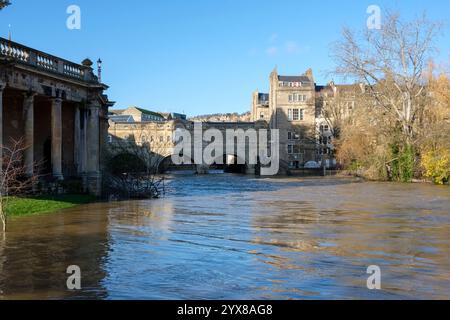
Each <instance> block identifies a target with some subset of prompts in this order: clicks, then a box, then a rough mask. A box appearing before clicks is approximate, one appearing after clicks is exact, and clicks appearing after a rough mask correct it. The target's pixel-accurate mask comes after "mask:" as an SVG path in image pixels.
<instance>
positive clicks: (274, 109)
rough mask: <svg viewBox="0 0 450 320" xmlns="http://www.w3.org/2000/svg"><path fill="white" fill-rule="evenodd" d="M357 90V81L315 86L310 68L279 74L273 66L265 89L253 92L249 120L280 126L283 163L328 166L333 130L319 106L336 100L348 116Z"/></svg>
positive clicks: (329, 163)
mask: <svg viewBox="0 0 450 320" xmlns="http://www.w3.org/2000/svg"><path fill="white" fill-rule="evenodd" d="M358 90H361V87H360V86H359V85H336V84H334V83H333V82H330V83H329V84H327V85H325V86H318V85H316V83H315V81H314V76H313V72H312V70H311V69H308V70H307V71H306V72H305V73H303V74H301V75H297V76H285V75H280V74H278V71H277V70H276V69H275V70H274V71H272V73H271V74H270V80H269V93H261V92H259V91H258V90H257V91H255V92H254V93H253V99H252V108H251V110H252V120H253V121H261V120H264V121H267V122H268V123H269V124H270V128H272V129H279V130H280V159H281V160H282V162H283V164H284V165H285V167H288V168H290V169H295V168H303V167H305V165H306V164H308V163H311V162H315V163H316V164H317V165H318V166H323V165H326V166H328V167H332V166H334V165H335V164H336V162H335V160H334V156H333V153H334V152H333V151H334V146H333V140H334V136H335V133H336V131H335V130H334V129H335V128H333V127H332V125H333V121H330V119H329V118H328V117H324V112H323V110H324V108H325V107H326V106H327V103H328V104H333V103H334V104H339V105H340V107H342V108H341V109H342V110H346V111H345V115H344V116H348V115H349V114H350V113H351V112H352V110H353V108H354V106H355V99H356V96H357V93H358ZM359 92H360V91H359ZM341 105H342V106H341Z"/></svg>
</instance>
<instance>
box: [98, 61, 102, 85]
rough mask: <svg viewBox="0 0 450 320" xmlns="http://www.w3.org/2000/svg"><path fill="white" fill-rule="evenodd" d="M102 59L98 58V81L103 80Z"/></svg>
mask: <svg viewBox="0 0 450 320" xmlns="http://www.w3.org/2000/svg"><path fill="white" fill-rule="evenodd" d="M102 63H103V62H102V60H101V59H98V60H97V68H98V70H97V71H98V81H99V82H100V83H101V82H102Z"/></svg>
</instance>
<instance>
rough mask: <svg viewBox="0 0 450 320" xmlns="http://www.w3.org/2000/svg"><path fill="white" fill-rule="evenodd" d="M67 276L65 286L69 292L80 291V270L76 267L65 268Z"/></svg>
mask: <svg viewBox="0 0 450 320" xmlns="http://www.w3.org/2000/svg"><path fill="white" fill-rule="evenodd" d="M66 273H67V274H70V276H69V277H68V278H67V281H66V285H67V289H69V290H81V268H80V267H79V266H76V265H72V266H69V267H67V271H66Z"/></svg>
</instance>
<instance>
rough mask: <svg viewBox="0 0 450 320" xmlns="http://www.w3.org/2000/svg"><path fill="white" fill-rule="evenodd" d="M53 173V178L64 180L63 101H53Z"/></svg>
mask: <svg viewBox="0 0 450 320" xmlns="http://www.w3.org/2000/svg"><path fill="white" fill-rule="evenodd" d="M52 171H53V177H55V178H57V179H60V180H62V179H63V174H62V100H61V98H55V99H53V100H52Z"/></svg>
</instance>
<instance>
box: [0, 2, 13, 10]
mask: <svg viewBox="0 0 450 320" xmlns="http://www.w3.org/2000/svg"><path fill="white" fill-rule="evenodd" d="M10 4H11V2H10V1H9V0H0V10H2V9H3V8H5V7H6V6H9V5H10Z"/></svg>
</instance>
